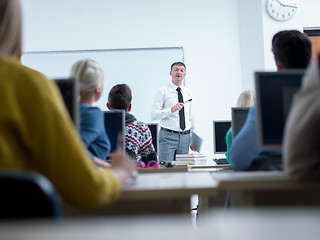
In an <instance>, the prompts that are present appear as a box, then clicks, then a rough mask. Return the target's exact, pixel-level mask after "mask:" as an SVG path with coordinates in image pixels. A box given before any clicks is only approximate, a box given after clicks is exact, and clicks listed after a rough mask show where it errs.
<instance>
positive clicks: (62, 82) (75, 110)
mask: <svg viewBox="0 0 320 240" xmlns="http://www.w3.org/2000/svg"><path fill="white" fill-rule="evenodd" d="M54 81H55V83H56V84H57V86H58V88H59V90H60V93H61V95H62V98H63V100H64V104H65V106H66V108H67V110H68V112H69V115H70V117H71V119H72V121H73V123H74V124H75V125H76V127H77V128H78V126H79V105H78V102H77V98H78V96H79V90H78V86H77V82H76V80H75V79H73V78H65V79H54Z"/></svg>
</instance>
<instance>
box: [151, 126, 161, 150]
mask: <svg viewBox="0 0 320 240" xmlns="http://www.w3.org/2000/svg"><path fill="white" fill-rule="evenodd" d="M148 127H149V129H150V132H151V135H152V144H153V146H154V149H155V151H156V152H157V153H158V145H159V140H158V123H148Z"/></svg>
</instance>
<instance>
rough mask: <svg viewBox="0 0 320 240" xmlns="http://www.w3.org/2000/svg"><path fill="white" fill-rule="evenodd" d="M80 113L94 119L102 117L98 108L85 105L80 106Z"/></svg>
mask: <svg viewBox="0 0 320 240" xmlns="http://www.w3.org/2000/svg"><path fill="white" fill-rule="evenodd" d="M80 111H81V112H82V113H87V114H90V115H92V116H95V117H100V116H103V112H102V111H101V110H100V108H98V107H90V106H88V105H86V104H80Z"/></svg>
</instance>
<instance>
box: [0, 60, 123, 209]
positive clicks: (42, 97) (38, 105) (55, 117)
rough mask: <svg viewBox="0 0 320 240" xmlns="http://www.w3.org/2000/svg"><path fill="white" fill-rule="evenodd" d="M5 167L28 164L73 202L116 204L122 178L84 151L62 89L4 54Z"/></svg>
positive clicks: (1, 148)
mask: <svg viewBox="0 0 320 240" xmlns="http://www.w3.org/2000/svg"><path fill="white" fill-rule="evenodd" d="M0 169H29V170H34V171H37V172H39V173H41V174H43V175H45V176H46V177H47V178H49V179H50V180H51V182H52V183H53V184H54V185H55V187H56V188H57V190H58V192H59V194H60V195H61V196H62V197H63V198H64V199H65V200H67V201H68V202H70V203H71V204H74V205H76V206H79V207H84V208H90V207H98V206H102V205H106V204H110V203H112V202H113V201H114V200H115V199H116V198H117V197H118V196H119V194H120V183H119V182H118V180H117V178H116V177H115V175H114V173H113V172H112V171H111V170H108V169H106V170H99V169H98V168H96V167H95V166H94V164H93V162H92V160H91V159H90V158H89V156H88V155H87V153H86V152H85V150H84V145H83V144H82V142H81V140H80V137H79V135H78V133H77V130H76V128H75V127H74V126H73V124H72V121H71V119H70V117H69V115H68V113H67V111H66V109H65V106H64V103H63V100H62V98H61V96H60V93H59V90H58V89H57V87H56V86H55V83H54V82H53V81H52V80H48V79H47V78H46V77H45V76H44V75H43V74H41V73H39V72H37V71H34V70H32V69H30V68H27V67H25V66H23V65H22V64H21V63H20V62H19V61H18V60H16V59H12V58H4V57H1V58H0Z"/></svg>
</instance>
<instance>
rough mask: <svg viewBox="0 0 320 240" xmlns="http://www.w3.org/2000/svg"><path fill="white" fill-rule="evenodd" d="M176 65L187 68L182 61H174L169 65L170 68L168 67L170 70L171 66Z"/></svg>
mask: <svg viewBox="0 0 320 240" xmlns="http://www.w3.org/2000/svg"><path fill="white" fill-rule="evenodd" d="M176 65H177V66H184V68H185V69H187V68H186V65H184V63H183V62H174V63H172V65H171V68H170V69H171V71H172V68H173V67H174V66H176Z"/></svg>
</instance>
